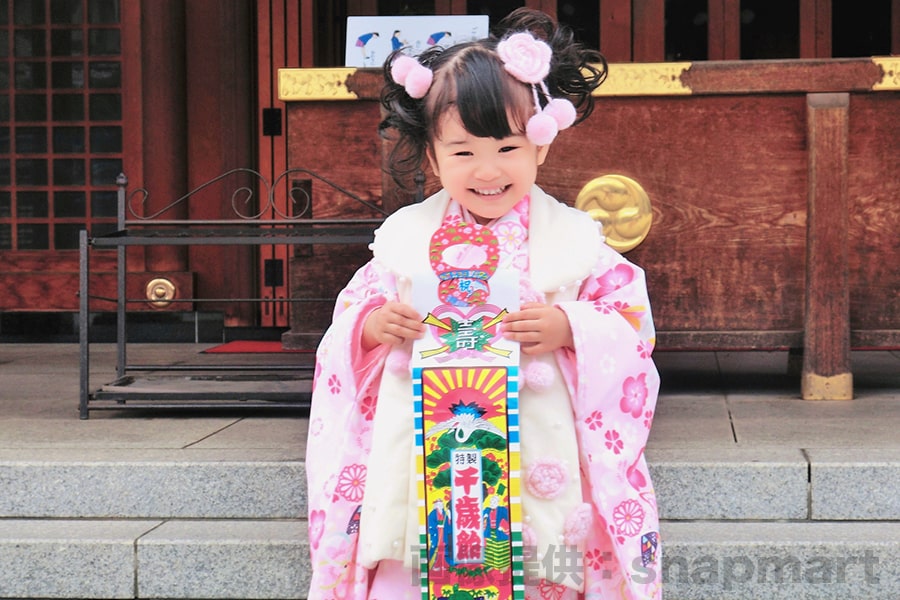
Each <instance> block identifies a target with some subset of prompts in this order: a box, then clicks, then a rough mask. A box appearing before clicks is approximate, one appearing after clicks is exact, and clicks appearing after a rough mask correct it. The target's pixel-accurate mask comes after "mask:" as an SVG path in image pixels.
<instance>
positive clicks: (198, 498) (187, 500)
mask: <svg viewBox="0 0 900 600" xmlns="http://www.w3.org/2000/svg"><path fill="white" fill-rule="evenodd" d="M305 516H306V469H305V463H304V461H302V460H299V459H297V458H296V457H293V456H292V455H290V454H289V453H285V452H281V451H277V450H252V449H246V450H245V449H241V450H223V449H217V450H133V449H124V450H83V451H79V452H78V453H77V454H75V455H73V453H72V452H71V451H70V450H41V449H28V450H19V451H9V450H5V451H2V452H0V518H19V519H36V518H48V519H74V518H83V519H296V518H299V517H305Z"/></svg>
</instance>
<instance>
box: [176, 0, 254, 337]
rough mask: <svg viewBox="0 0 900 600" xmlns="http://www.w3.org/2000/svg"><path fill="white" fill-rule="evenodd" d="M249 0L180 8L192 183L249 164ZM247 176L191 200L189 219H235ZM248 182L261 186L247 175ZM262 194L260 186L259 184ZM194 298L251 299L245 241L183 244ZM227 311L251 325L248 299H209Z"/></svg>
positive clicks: (229, 317)
mask: <svg viewBox="0 0 900 600" xmlns="http://www.w3.org/2000/svg"><path fill="white" fill-rule="evenodd" d="M251 9H252V6H251V2H249V0H232V1H230V2H224V3H223V2H220V1H219V0H190V1H189V2H187V4H186V6H185V33H186V35H185V39H186V40H187V42H186V44H187V45H186V55H187V56H186V64H187V67H186V86H185V90H186V93H185V96H186V98H185V100H186V104H187V116H188V118H187V123H186V129H185V130H186V132H187V136H186V137H187V147H188V155H189V156H190V160H189V161H188V165H187V181H188V186H189V188H190V189H196V188H197V187H199V186H200V185H202V184H203V183H205V182H207V181H209V180H211V179H213V178H214V177H217V176H218V175H221V174H222V173H225V172H227V171H229V170H231V169H235V168H239V167H248V166H252V165H253V164H254V162H255V160H254V159H255V157H254V155H253V150H254V147H253V141H254V137H253V124H254V118H253V117H254V115H253V109H252V107H253V106H254V104H255V101H256V97H255V94H254V93H253V90H254V86H253V85H252V81H251V77H250V74H251V61H252V53H251V42H250V36H251V31H250V29H251V25H250V23H252V20H251ZM248 181H249V180H248V179H243V178H241V179H238V178H235V179H228V180H226V181H224V182H223V184H222V185H221V186H215V187H213V188H211V189H210V190H209V193H206V192H204V193H203V194H201V195H198V196H195V197H193V198H191V202H190V205H189V207H188V210H189V216H190V218H191V219H197V220H210V219H230V218H234V217H235V215H234V211H233V209H232V206H231V200H232V196H231V194H232V191H233V190H234V189H235V188H236V187H237V186H238V185H246V184H247V183H248ZM250 184H251V185H256V184H258V182H257V181H250ZM260 191H261V192H262V193H265V190H264V189H262V188H261V189H260ZM188 253H189V258H190V264H191V268H192V270H193V271H195V272H196V284H197V292H198V297H201V298H251V297H253V296H254V294H255V290H256V282H255V279H254V273H255V272H256V267H255V266H254V259H253V250H252V249H251V248H250V247H249V246H207V245H195V246H191V247H190V248H189V249H188ZM204 308H205V309H208V310H219V311H221V312H222V313H223V314H224V317H225V324H226V325H227V326H237V325H252V324H254V323H255V317H256V308H257V307H256V306H255V305H251V304H249V303H235V302H230V303H222V304H215V305H212V304H206V305H205V306H204Z"/></svg>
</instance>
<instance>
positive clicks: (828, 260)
mask: <svg viewBox="0 0 900 600" xmlns="http://www.w3.org/2000/svg"><path fill="white" fill-rule="evenodd" d="M849 108H850V95H849V94H847V93H835V94H824V93H823V94H809V95H808V96H807V111H808V116H807V125H808V136H809V142H808V147H809V181H808V186H809V188H808V189H809V192H808V203H809V204H808V208H807V248H806V315H805V318H804V339H805V341H804V355H803V378H802V395H803V398H804V399H805V400H850V399H852V398H853V375H852V374H851V372H850V289H849V274H848V260H847V257H848V251H849V250H848V248H847V244H848V240H849V212H848V210H849V199H848V197H847V138H848V121H849V119H848V114H849Z"/></svg>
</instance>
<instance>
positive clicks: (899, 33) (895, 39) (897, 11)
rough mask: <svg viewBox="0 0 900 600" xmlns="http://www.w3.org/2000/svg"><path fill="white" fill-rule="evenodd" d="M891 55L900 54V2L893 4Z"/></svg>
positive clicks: (894, 1) (898, 0)
mask: <svg viewBox="0 0 900 600" xmlns="http://www.w3.org/2000/svg"><path fill="white" fill-rule="evenodd" d="M891 54H900V0H893V1H892V2H891Z"/></svg>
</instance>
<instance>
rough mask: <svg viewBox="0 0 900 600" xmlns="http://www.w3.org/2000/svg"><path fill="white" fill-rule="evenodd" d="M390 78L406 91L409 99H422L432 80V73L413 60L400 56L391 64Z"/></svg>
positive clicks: (409, 57) (403, 55)
mask: <svg viewBox="0 0 900 600" xmlns="http://www.w3.org/2000/svg"><path fill="white" fill-rule="evenodd" d="M391 77H393V78H394V81H396V82H397V83H399V84H400V85H402V86H403V87H404V88H405V89H406V93H407V94H409V95H410V97H411V98H424V97H425V94H427V93H428V89H429V88H430V87H431V82H432V81H433V80H434V73H433V72H432V70H431V69H429V68H428V67H426V66H425V65H423V64H422V63H420V62H419V61H417V60H416V59H415V58H413V57H411V56H407V55H405V54H401V55H400V56H398V57H397V58H395V59H394V60H393V62H392V63H391Z"/></svg>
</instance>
